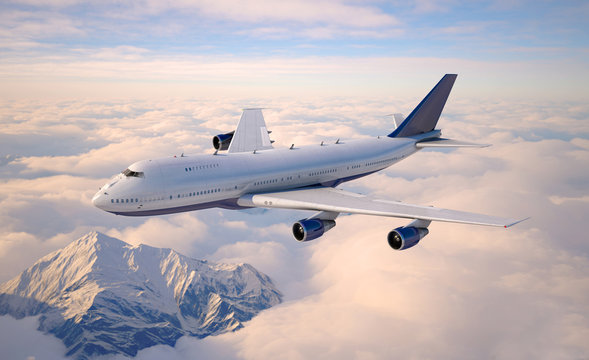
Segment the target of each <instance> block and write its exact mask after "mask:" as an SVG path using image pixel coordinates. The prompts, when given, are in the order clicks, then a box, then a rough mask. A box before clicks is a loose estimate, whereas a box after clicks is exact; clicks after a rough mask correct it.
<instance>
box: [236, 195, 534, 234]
mask: <svg viewBox="0 0 589 360" xmlns="http://www.w3.org/2000/svg"><path fill="white" fill-rule="evenodd" d="M237 203H238V204H239V205H241V206H248V207H266V208H282V209H297V210H318V211H329V212H337V213H351V214H364V215H377V216H390V217H399V218H408V219H420V220H426V221H445V222H454V223H463V224H475V225H487V226H500V227H506V228H507V227H510V226H512V225H515V224H517V223H519V222H521V221H523V220H516V219H507V218H501V217H496V216H489V215H482V214H475V213H470V212H464V211H456V210H448V209H440V208H435V207H431V206H419V205H411V204H405V203H402V202H398V201H390V200H382V199H376V198H372V197H369V196H365V195H360V194H356V193H352V192H348V191H344V190H340V189H334V188H329V187H314V188H305V189H298V190H290V191H281V192H272V193H261V194H246V195H244V196H242V197H240V198H239V199H238V201H237Z"/></svg>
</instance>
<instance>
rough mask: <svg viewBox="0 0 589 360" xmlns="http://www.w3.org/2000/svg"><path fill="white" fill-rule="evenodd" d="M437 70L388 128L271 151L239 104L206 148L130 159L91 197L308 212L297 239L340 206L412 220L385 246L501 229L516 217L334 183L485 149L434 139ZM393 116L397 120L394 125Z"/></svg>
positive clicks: (158, 209) (159, 208) (152, 209)
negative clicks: (433, 232)
mask: <svg viewBox="0 0 589 360" xmlns="http://www.w3.org/2000/svg"><path fill="white" fill-rule="evenodd" d="M456 77H457V75H456V74H446V75H444V76H443V77H442V79H441V80H440V81H439V82H438V83H437V84H436V86H435V87H434V88H433V89H432V90H431V91H430V92H429V93H428V94H427V96H426V97H425V98H424V99H423V100H422V101H421V102H420V103H419V105H417V107H416V108H415V109H414V110H413V111H412V112H411V113H410V114H409V116H407V118H403V117H402V116H401V115H400V114H395V116H394V122H395V129H394V130H393V131H392V132H391V133H389V134H388V135H383V136H377V137H374V138H369V139H361V140H349V141H348V140H345V141H341V140H339V139H338V140H337V141H335V142H332V143H329V144H328V143H324V142H321V144H317V145H311V146H304V147H295V146H294V144H293V145H291V146H290V147H288V148H283V149H275V148H274V146H273V145H272V143H273V141H272V140H270V136H269V134H270V133H271V131H268V129H267V127H266V123H265V121H264V117H263V115H262V110H261V109H258V108H252V109H244V110H243V113H242V115H241V119H240V120H239V123H238V125H237V128H236V129H235V130H234V131H231V132H228V133H224V134H219V135H216V136H214V137H213V147H214V148H215V152H214V153H213V154H199V155H184V154H182V155H181V156H170V157H166V158H159V159H149V160H143V161H139V162H136V163H134V164H132V165H130V166H129V167H128V168H127V169H125V170H124V171H122V172H121V173H120V174H117V175H115V176H114V177H113V178H112V179H111V180H110V181H109V182H107V183H106V184H105V185H104V186H103V187H102V188H100V190H99V191H98V192H97V193H96V195H94V197H93V198H92V203H93V204H94V205H95V206H96V207H98V208H100V209H102V210H105V211H107V212H110V213H113V214H117V215H126V216H153V215H162V214H173V213H179V212H184V211H193V210H200V209H208V208H213V207H217V208H224V209H248V208H254V207H260V208H282V209H297V210H314V211H318V212H317V213H316V214H314V215H312V216H310V217H308V218H305V219H301V220H299V221H297V222H295V223H294V224H293V226H292V233H293V236H294V238H295V239H296V240H297V241H301V242H304V241H311V240H315V239H317V238H319V237H321V236H322V235H323V234H324V233H325V232H327V231H329V230H330V229H332V228H333V227H334V226H335V224H336V222H335V219H336V218H337V217H338V215H339V214H340V213H349V214H365V215H376V216H388V217H398V218H407V219H412V220H413V221H411V222H410V223H409V224H408V225H406V226H402V227H398V228H396V229H393V230H391V231H390V232H389V234H388V236H387V241H388V244H389V245H390V247H392V248H393V249H395V250H405V249H409V248H411V247H413V246H415V245H416V244H417V243H418V242H419V241H420V240H421V239H423V237H425V236H426V235H427V234H428V233H429V230H428V226H429V225H430V223H431V222H432V221H445V222H453V223H464V224H476V225H487V226H499V227H505V228H507V227H510V226H513V225H515V224H517V223H519V222H521V221H523V220H525V219H522V220H517V219H508V218H502V217H496V216H489V215H481V214H475V213H470V212H463V211H456V210H448V209H441V208H436V207H431V206H419V205H411V204H406V203H402V202H399V201H391V200H386V199H377V198H374V197H371V196H366V195H360V194H356V193H353V192H348V191H345V190H342V189H338V188H337V187H338V186H339V185H340V184H342V183H344V182H347V181H351V180H354V179H358V178H361V177H363V176H367V175H370V174H373V173H376V172H378V171H381V170H383V169H386V168H388V167H389V166H391V165H393V164H395V163H397V162H399V161H401V160H403V159H406V158H407V157H409V156H410V155H412V154H415V153H416V152H418V151H419V150H421V149H424V148H456V147H485V146H488V145H482V144H474V143H470V142H464V141H457V140H452V139H447V138H442V137H441V131H440V130H438V129H435V127H436V124H437V122H438V119H439V118H440V115H441V113H442V110H443V108H444V106H445V104H446V100H447V99H448V96H449V95H450V91H451V90H452V87H453V85H454V82H455V80H456ZM397 124H398V126H397Z"/></svg>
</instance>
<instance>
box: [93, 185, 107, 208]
mask: <svg viewBox="0 0 589 360" xmlns="http://www.w3.org/2000/svg"><path fill="white" fill-rule="evenodd" d="M92 204H93V205H94V206H96V207H97V208H99V209H101V210H104V206H105V205H106V196H105V195H104V192H103V191H102V189H100V190H99V191H98V192H97V193H96V194H94V197H93V198H92Z"/></svg>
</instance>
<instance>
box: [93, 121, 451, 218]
mask: <svg viewBox="0 0 589 360" xmlns="http://www.w3.org/2000/svg"><path fill="white" fill-rule="evenodd" d="M425 135H426V134H424V136H417V137H414V138H391V137H387V136H380V137H377V138H370V139H361V140H353V141H338V143H329V144H327V143H325V144H322V145H319V144H318V145H309V146H304V147H300V148H296V147H295V148H292V149H288V148H285V149H271V150H261V151H255V152H247V153H245V152H240V153H221V152H219V153H217V154H216V155H213V154H204V155H186V156H180V157H166V158H159V159H153V160H143V161H139V162H136V163H134V164H132V165H131V166H129V168H128V170H130V173H131V176H128V175H125V174H123V173H121V174H118V175H116V176H115V177H114V178H112V179H111V180H110V181H109V182H108V183H107V184H105V185H104V186H103V187H102V188H101V189H100V190H99V191H98V192H97V193H96V195H95V196H94V198H93V199H92V202H93V203H94V205H96V206H97V207H98V208H100V209H102V210H105V211H108V212H111V213H114V214H118V215H127V216H149V215H162V214H172V213H178V212H184V211H191V210H199V209H206V208H212V207H221V208H227V209H242V208H244V206H241V205H240V204H238V199H239V198H240V197H241V196H242V195H244V194H255V193H263V192H269V191H284V190H291V189H297V188H303V187H308V186H313V185H321V186H330V187H335V186H337V185H338V184H341V183H342V182H345V181H349V180H353V179H357V178H359V177H362V176H365V175H368V174H371V173H374V172H376V171H379V170H382V169H384V168H387V167H389V166H390V165H393V164H394V163H396V162H398V161H400V160H402V159H404V158H406V157H408V156H409V155H411V154H413V153H415V152H416V151H418V150H419V148H417V147H416V146H415V143H416V141H417V140H419V139H420V138H424V137H426V136H425ZM427 136H429V137H439V136H440V132H439V131H437V130H436V131H432V132H430V133H428V134H427ZM127 172H129V171H127Z"/></svg>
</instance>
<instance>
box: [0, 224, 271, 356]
mask: <svg viewBox="0 0 589 360" xmlns="http://www.w3.org/2000/svg"><path fill="white" fill-rule="evenodd" d="M280 298H281V295H280V293H279V292H278V290H276V288H275V287H274V285H273V284H272V282H271V280H270V278H268V277H267V276H266V275H264V274H261V273H259V272H258V271H257V270H256V269H255V268H253V267H252V266H251V265H247V264H238V265H236V264H231V265H229V264H215V263H210V262H207V261H204V260H197V259H191V258H188V257H186V256H184V255H182V254H180V253H177V252H176V251H173V250H171V249H161V248H155V247H152V246H147V245H139V246H131V245H129V244H127V243H126V242H124V241H121V240H119V239H116V238H113V237H110V236H107V235H105V234H102V233H100V232H96V231H92V232H90V233H88V234H86V235H84V236H82V237H80V238H79V239H77V240H75V241H73V242H72V243H70V244H69V245H67V246H66V247H65V248H63V249H60V250H57V251H55V252H53V253H51V254H49V255H47V256H44V257H43V258H41V259H39V260H38V261H37V262H35V264H33V265H32V266H31V267H30V268H28V269H26V270H25V271H23V272H22V273H21V274H20V275H18V276H17V277H15V278H14V279H12V280H10V281H8V282H7V283H5V284H2V285H0V315H4V314H10V315H12V316H15V317H17V318H21V317H23V316H31V315H39V314H42V316H41V317H40V320H39V322H40V324H39V328H40V330H43V331H46V332H49V333H53V334H55V335H56V336H57V337H59V338H61V339H62V340H63V341H64V343H65V344H66V346H67V347H68V355H75V356H77V357H79V358H84V357H87V356H92V355H96V354H109V353H117V352H122V353H124V354H126V355H135V354H136V353H137V351H138V350H139V349H142V348H144V347H148V346H152V345H155V344H161V343H165V344H170V345H174V344H175V342H176V340H177V339H178V338H179V337H181V336H183V335H192V336H198V337H205V336H208V335H211V334H218V333H222V332H225V331H233V330H235V329H238V328H240V327H241V326H242V323H243V322H244V321H247V320H249V319H251V318H252V317H253V316H255V315H256V314H257V313H258V312H259V311H261V310H263V309H266V308H268V307H270V306H273V305H275V304H277V303H279V302H280ZM150 329H151V330H150ZM121 332H123V333H124V334H121ZM99 335H100V336H99ZM98 339H100V340H98ZM126 339H131V340H126ZM141 339H143V340H141Z"/></svg>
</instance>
